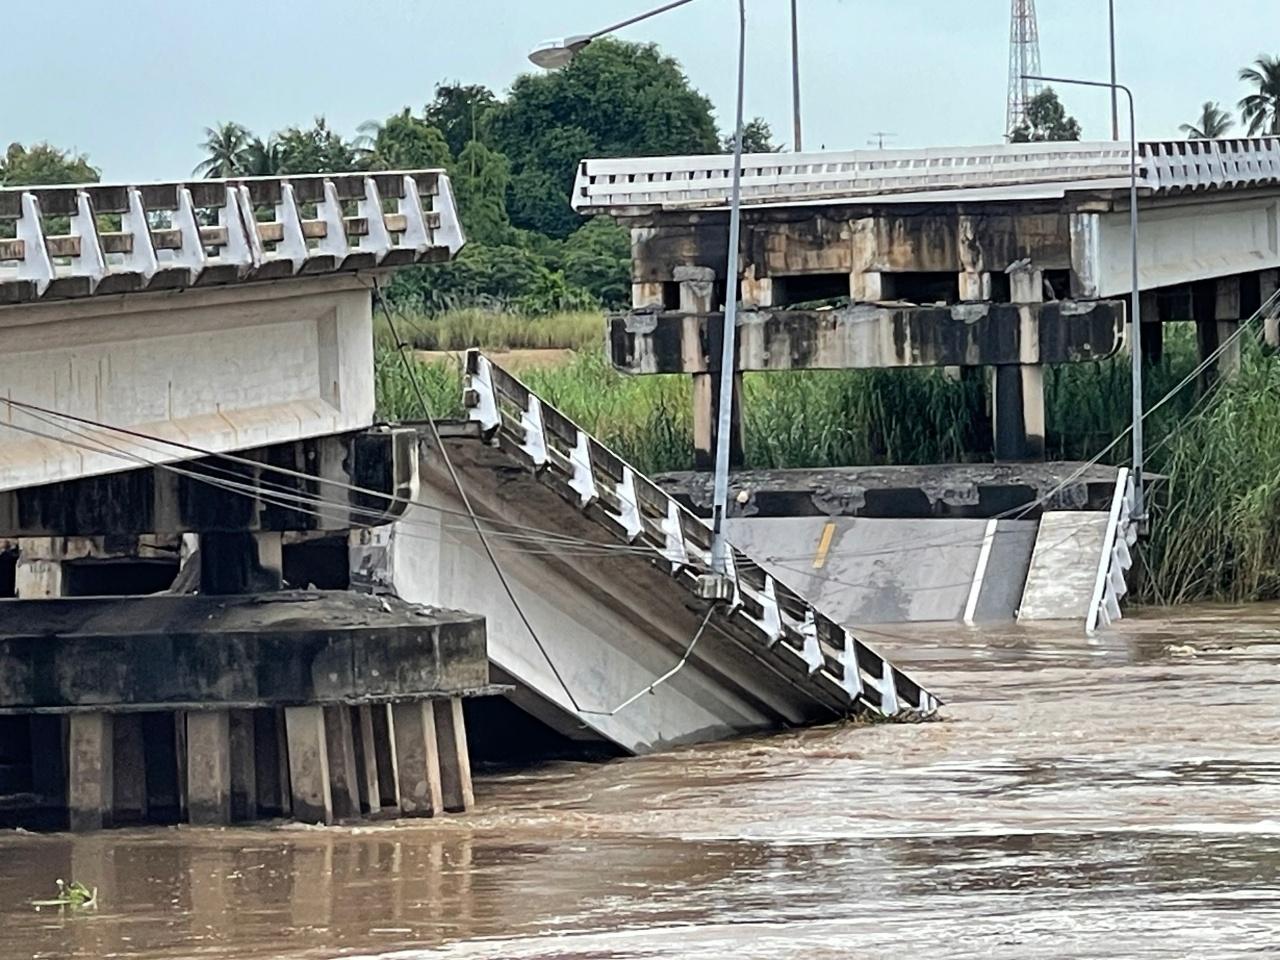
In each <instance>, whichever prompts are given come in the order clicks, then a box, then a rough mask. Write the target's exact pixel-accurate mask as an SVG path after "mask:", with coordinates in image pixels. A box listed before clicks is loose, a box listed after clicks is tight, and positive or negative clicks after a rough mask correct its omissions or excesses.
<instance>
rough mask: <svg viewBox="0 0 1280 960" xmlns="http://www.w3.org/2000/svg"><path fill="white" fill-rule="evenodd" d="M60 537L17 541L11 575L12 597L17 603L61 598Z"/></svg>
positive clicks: (28, 538)
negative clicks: (19, 601) (16, 552)
mask: <svg viewBox="0 0 1280 960" xmlns="http://www.w3.org/2000/svg"><path fill="white" fill-rule="evenodd" d="M62 546H63V540H62V538H61V537H20V538H19V539H18V562H17V565H16V567H15V568H14V571H13V587H14V590H13V592H14V594H15V595H16V596H17V597H18V598H19V599H21V600H45V599H48V598H49V597H60V596H62Z"/></svg>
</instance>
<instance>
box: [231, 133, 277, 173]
mask: <svg viewBox="0 0 1280 960" xmlns="http://www.w3.org/2000/svg"><path fill="white" fill-rule="evenodd" d="M283 162H284V157H283V151H282V150H281V149H280V141H279V140H278V139H277V138H276V137H274V136H271V137H267V139H266V140H263V139H262V138H261V137H254V138H253V139H252V140H250V141H249V142H248V143H246V144H245V147H244V153H243V154H242V157H241V161H240V170H239V173H240V174H241V175H242V176H246V177H274V176H277V175H278V174H279V173H280V167H281V165H282V164H283Z"/></svg>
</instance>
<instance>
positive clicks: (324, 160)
mask: <svg viewBox="0 0 1280 960" xmlns="http://www.w3.org/2000/svg"><path fill="white" fill-rule="evenodd" d="M276 143H277V145H278V148H279V151H280V163H279V167H280V170H279V172H280V173H282V174H287V173H343V172H346V171H349V170H354V169H355V167H356V151H355V148H354V147H353V146H352V145H351V144H349V143H347V142H346V141H345V140H343V139H342V137H340V136H339V135H338V134H337V133H335V132H334V131H333V130H330V129H329V126H328V124H327V123H326V122H325V119H324V117H316V122H315V124H314V125H313V126H311V127H309V128H307V129H306V130H303V129H300V128H298V127H289V128H288V129H287V130H284V131H283V132H281V133H280V135H279V137H278V138H277V140H276Z"/></svg>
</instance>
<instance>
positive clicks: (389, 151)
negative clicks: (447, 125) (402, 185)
mask: <svg viewBox="0 0 1280 960" xmlns="http://www.w3.org/2000/svg"><path fill="white" fill-rule="evenodd" d="M360 133H361V136H360V137H358V138H357V139H356V143H355V145H354V154H355V155H356V156H359V157H361V158H362V160H363V164H364V165H365V166H367V167H368V168H369V169H371V170H423V169H427V168H430V167H446V166H448V165H449V161H450V160H451V159H452V155H451V153H450V151H449V145H448V144H447V143H445V139H444V136H443V135H442V134H441V133H440V131H439V130H437V129H436V128H435V127H434V126H432V125H431V124H429V123H427V122H426V121H425V120H419V119H418V118H417V117H414V116H412V115H411V114H410V113H409V108H408V107H405V108H404V110H403V111H401V112H400V113H397V114H395V115H394V116H391V117H388V118H387V120H386V122H384V123H374V122H369V123H363V124H361V125H360Z"/></svg>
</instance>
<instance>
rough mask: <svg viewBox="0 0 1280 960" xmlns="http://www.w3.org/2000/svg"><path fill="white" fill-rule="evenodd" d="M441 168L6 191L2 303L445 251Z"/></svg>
mask: <svg viewBox="0 0 1280 960" xmlns="http://www.w3.org/2000/svg"><path fill="white" fill-rule="evenodd" d="M463 242H464V236H463V232H462V227H461V223H460V221H459V219H458V214H457V209H456V206H455V204H454V201H453V193H452V190H451V187H450V184H449V178H448V176H447V175H446V174H445V173H443V172H442V171H439V170H416V171H395V172H377V173H367V174H366V173H351V174H323V175H321V174H315V175H302V176H286V177H248V178H242V179H233V180H196V181H179V182H171V183H150V184H136V185H135V184H119V185H116V184H74V185H68V186H49V187H44V186H40V187H34V186H33V187H12V188H7V189H3V190H0V305H3V304H6V303H21V302H27V301H32V300H53V299H62V298H67V297H82V296H89V295H92V294H107V293H128V292H135V291H141V290H159V289H171V288H178V287H190V286H207V285H212V284H224V283H233V282H237V281H246V280H277V279H283V278H286V277H292V276H295V275H299V274H317V273H327V272H332V271H340V270H341V271H351V270H358V269H374V268H385V267H396V266H403V265H405V264H408V263H414V262H418V261H432V260H447V259H449V257H451V256H452V255H453V254H454V253H456V252H457V250H458V249H459V248H460V247H461V246H462V244H463Z"/></svg>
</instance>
